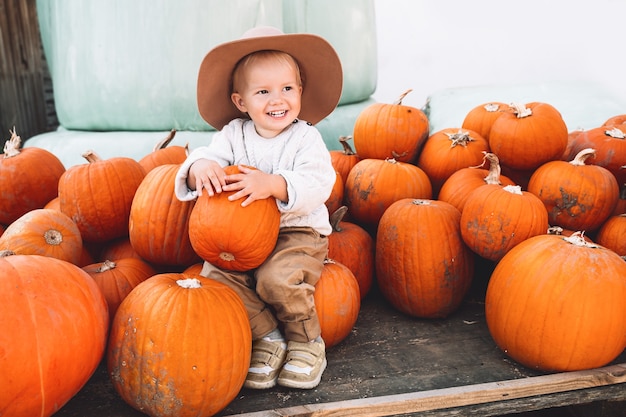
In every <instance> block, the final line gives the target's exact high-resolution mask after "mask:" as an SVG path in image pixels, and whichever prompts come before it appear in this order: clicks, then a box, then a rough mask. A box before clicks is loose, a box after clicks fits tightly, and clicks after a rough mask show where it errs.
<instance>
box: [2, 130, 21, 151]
mask: <svg viewBox="0 0 626 417" xmlns="http://www.w3.org/2000/svg"><path fill="white" fill-rule="evenodd" d="M9 133H11V137H10V138H9V140H7V141H6V142H4V157H5V158H13V157H14V156H16V155H19V154H20V145H21V144H22V138H21V137H19V136H18V135H17V133H15V126H13V130H11V129H9Z"/></svg>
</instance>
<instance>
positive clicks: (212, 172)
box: [187, 159, 226, 197]
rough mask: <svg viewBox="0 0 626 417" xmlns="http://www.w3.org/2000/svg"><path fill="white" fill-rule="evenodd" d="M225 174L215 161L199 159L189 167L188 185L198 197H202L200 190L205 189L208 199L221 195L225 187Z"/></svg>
mask: <svg viewBox="0 0 626 417" xmlns="http://www.w3.org/2000/svg"><path fill="white" fill-rule="evenodd" d="M225 177H226V173H225V172H224V169H223V168H222V167H221V166H220V165H219V164H218V163H217V162H215V161H211V160H209V159H199V160H197V161H196V162H194V163H193V164H191V166H190V167H189V177H188V179H187V181H188V185H190V188H191V186H195V189H196V191H197V192H198V196H201V195H202V189H203V188H204V189H206V191H207V193H208V194H209V197H212V196H214V195H215V193H221V192H222V189H223V187H224V185H226V179H225Z"/></svg>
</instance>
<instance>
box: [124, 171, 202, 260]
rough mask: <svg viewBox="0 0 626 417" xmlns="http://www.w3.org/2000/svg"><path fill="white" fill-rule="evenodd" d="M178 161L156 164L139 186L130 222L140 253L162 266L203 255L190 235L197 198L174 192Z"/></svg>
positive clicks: (138, 252) (133, 239)
mask: <svg viewBox="0 0 626 417" xmlns="http://www.w3.org/2000/svg"><path fill="white" fill-rule="evenodd" d="M178 168H179V165H177V164H163V165H159V166H156V167H154V168H153V169H152V170H151V171H150V172H148V174H147V175H146V177H145V178H144V180H143V181H142V182H141V184H139V187H137V192H136V193H135V197H134V198H133V201H132V204H131V208H130V214H129V223H128V225H129V226H128V237H129V239H130V243H131V245H132V247H133V249H134V250H135V251H136V252H137V254H138V255H139V256H140V257H141V258H143V259H145V260H146V261H148V262H151V263H154V264H158V265H172V266H188V265H191V264H192V263H194V262H198V261H199V260H200V257H199V256H198V255H197V254H196V252H195V251H194V249H193V247H192V245H191V240H190V237H189V218H190V216H191V211H192V210H193V207H194V205H195V201H193V200H192V201H180V200H178V199H177V198H176V195H175V194H174V178H175V177H176V172H177V171H178Z"/></svg>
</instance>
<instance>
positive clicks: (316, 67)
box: [197, 33, 343, 130]
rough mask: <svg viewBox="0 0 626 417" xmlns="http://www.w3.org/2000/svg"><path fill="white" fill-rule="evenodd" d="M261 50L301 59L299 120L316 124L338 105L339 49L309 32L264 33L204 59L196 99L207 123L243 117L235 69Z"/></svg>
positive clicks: (217, 49) (216, 125)
mask: <svg viewBox="0 0 626 417" xmlns="http://www.w3.org/2000/svg"><path fill="white" fill-rule="evenodd" d="M261 50H276V51H282V52H286V53H288V54H289V55H291V56H292V57H293V58H294V59H295V60H296V61H297V62H298V66H299V67H300V72H301V73H302V79H303V89H302V90H303V91H302V106H301V111H300V115H299V118H300V119H302V120H305V121H308V122H310V123H312V124H317V123H318V122H320V121H321V120H322V119H324V118H325V117H326V116H328V115H329V114H330V113H331V112H332V111H333V110H334V109H335V107H337V104H338V103H339V99H340V97H341V90H342V87H343V71H342V68H341V61H340V59H339V56H338V55H337V52H336V51H335V50H334V48H333V47H332V46H331V45H330V44H329V43H328V42H327V41H326V40H325V39H323V38H322V37H320V36H317V35H313V34H306V33H291V34H280V35H272V36H261V37H256V38H247V39H239V40H236V41H232V42H227V43H224V44H221V45H219V46H217V47H215V48H214V49H212V50H211V51H209V53H208V54H207V55H206V56H205V57H204V59H203V60H202V63H201V65H200V70H199V73H198V91H197V99H198V110H199V111H200V115H201V116H202V118H203V119H204V120H206V121H207V123H209V124H210V125H211V126H213V127H214V128H216V129H217V130H221V129H222V128H223V127H224V126H225V125H226V124H228V123H229V122H230V121H231V120H233V119H235V118H238V117H243V116H244V115H243V114H242V113H241V112H240V111H239V110H238V109H237V108H236V107H235V105H234V104H233V102H232V100H231V98H230V95H231V91H230V80H231V77H232V72H233V70H234V68H235V65H236V64H237V63H238V62H239V60H240V59H241V58H243V57H244V56H246V55H248V54H250V53H252V52H256V51H261Z"/></svg>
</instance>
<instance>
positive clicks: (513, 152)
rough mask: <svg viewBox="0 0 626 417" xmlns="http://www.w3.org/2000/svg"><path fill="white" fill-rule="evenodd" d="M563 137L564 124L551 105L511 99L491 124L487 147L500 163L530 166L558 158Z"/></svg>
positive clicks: (564, 143)
mask: <svg viewBox="0 0 626 417" xmlns="http://www.w3.org/2000/svg"><path fill="white" fill-rule="evenodd" d="M567 139H568V130H567V125H566V124H565V121H564V120H563V118H562V116H561V113H559V111H558V110H557V109H556V108H554V107H553V106H552V105H550V104H548V103H540V102H533V103H528V104H526V105H524V104H519V103H515V104H511V105H510V109H509V110H508V111H506V112H504V113H503V114H501V115H500V116H499V117H498V118H497V119H496V120H495V121H494V122H493V124H492V125H491V130H490V132H489V148H490V149H491V152H493V153H495V154H496V155H498V158H500V163H501V164H502V165H503V166H507V167H509V168H511V169H514V170H532V169H535V168H537V167H538V166H540V165H541V164H543V163H545V162H548V161H552V160H555V159H560V158H561V157H562V155H563V152H564V151H565V148H566V147H567Z"/></svg>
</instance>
